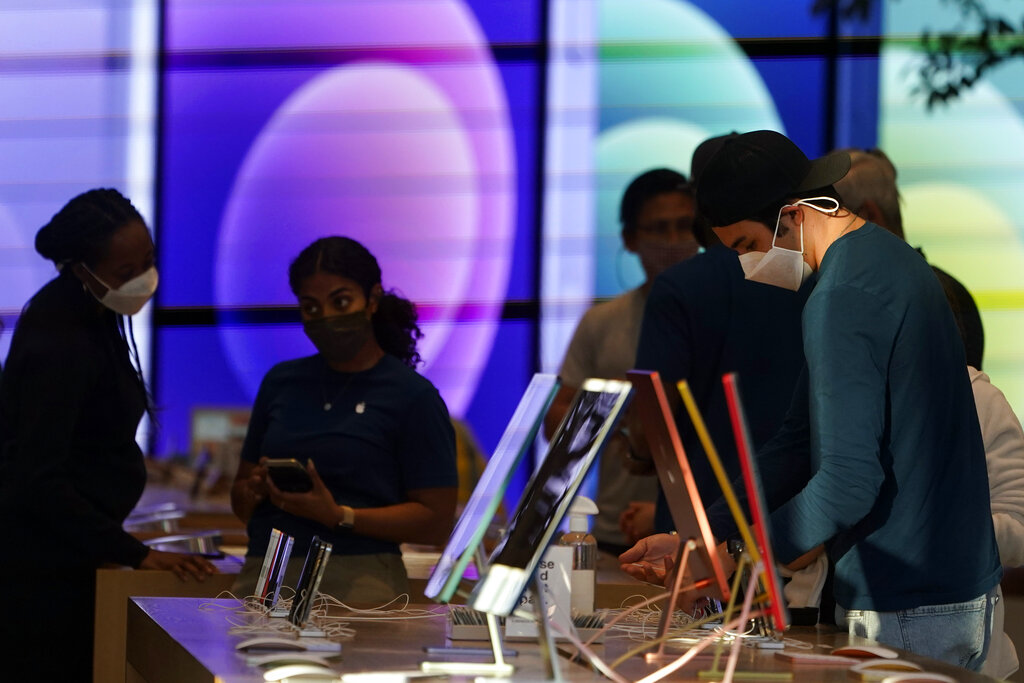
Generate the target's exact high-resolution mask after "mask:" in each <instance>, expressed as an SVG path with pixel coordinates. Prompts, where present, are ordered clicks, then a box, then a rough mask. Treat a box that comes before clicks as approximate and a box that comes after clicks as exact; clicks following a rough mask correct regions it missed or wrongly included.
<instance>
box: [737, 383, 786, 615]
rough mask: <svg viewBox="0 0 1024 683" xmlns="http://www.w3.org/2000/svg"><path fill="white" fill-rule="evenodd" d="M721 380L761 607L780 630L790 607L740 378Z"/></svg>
mask: <svg viewBox="0 0 1024 683" xmlns="http://www.w3.org/2000/svg"><path fill="white" fill-rule="evenodd" d="M722 384H723V385H724V386H725V400H726V402H727V403H728V405H729V419H730V420H731V421H732V429H733V434H734V435H735V437H736V452H737V454H738V455H739V460H740V469H741V470H742V471H743V487H744V489H746V492H747V501H748V504H749V506H750V519H751V524H752V526H753V528H754V538H755V540H756V542H757V546H758V550H760V552H761V560H762V562H763V563H764V573H763V576H762V581H763V584H764V588H765V590H766V591H767V592H768V600H769V601H770V604H769V605H767V606H766V607H764V610H765V612H766V613H767V615H768V616H769V618H770V619H771V621H772V622H773V626H774V630H775V631H777V632H781V631H783V630H785V628H786V626H788V625H789V611H788V610H787V609H786V600H785V598H784V596H783V594H782V581H780V580H779V572H778V570H777V569H776V567H775V557H774V554H773V553H772V543H771V534H770V530H769V524H770V523H771V521H770V520H769V519H768V513H769V510H768V507H767V506H766V505H765V503H764V495H763V494H762V492H761V478H760V476H759V475H758V473H757V462H756V457H755V454H754V448H753V446H752V445H751V442H750V430H749V429H748V428H747V418H746V415H745V414H744V412H743V404H742V402H741V401H740V390H739V380H738V378H737V377H736V373H734V372H730V373H729V374H727V375H722Z"/></svg>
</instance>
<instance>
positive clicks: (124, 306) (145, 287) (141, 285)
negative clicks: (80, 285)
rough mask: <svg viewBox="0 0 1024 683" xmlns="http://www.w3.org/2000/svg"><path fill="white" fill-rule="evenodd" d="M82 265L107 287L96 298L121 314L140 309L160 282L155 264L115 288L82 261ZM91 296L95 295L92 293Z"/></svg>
mask: <svg viewBox="0 0 1024 683" xmlns="http://www.w3.org/2000/svg"><path fill="white" fill-rule="evenodd" d="M82 267H83V268H85V269H86V270H88V271H89V274H90V275H92V276H93V277H94V278H96V281H97V282H99V283H100V284H101V285H103V286H104V287H106V288H107V293H106V294H104V295H103V296H102V297H96V298H97V300H99V302H100V303H101V304H103V305H104V306H106V307H107V308H109V309H110V310H112V311H114V312H115V313H120V314H121V315H135V314H136V313H138V312H139V311H141V310H142V307H143V306H145V305H146V302H147V301H149V300H150V299H152V298H153V294H155V293H156V286H157V284H158V283H159V282H160V276H159V275H158V274H157V272H156V266H152V267H150V269H149V270H147V271H146V272H144V273H143V274H142V275H139V276H137V277H133V278H132V279H131V280H129V281H128V282H126V283H124V284H123V285H121V286H120V287H118V288H117V289H115V288H113V287H111V286H110V285H108V284H107V283H106V282H104V281H103V280H101V279H100V278H99V276H98V275H96V273H94V272H92V271H91V270H89V268H88V266H86V265H85V264H84V263H83V264H82ZM89 291H92V290H89ZM93 296H96V295H95V294H93Z"/></svg>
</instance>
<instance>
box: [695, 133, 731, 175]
mask: <svg viewBox="0 0 1024 683" xmlns="http://www.w3.org/2000/svg"><path fill="white" fill-rule="evenodd" d="M739 136H740V134H739V133H737V132H736V131H733V132H731V133H726V134H725V135H717V136H715V137H713V138H708V139H707V140H705V141H704V142H702V143H700V144H699V145H697V149H695V150H693V156H692V157H690V183H691V184H693V185H694V186H696V185H697V182H698V179H699V178H700V174H701V173H703V172H704V167H705V166H707V165H708V162H709V161H711V158H712V157H714V156H715V154H717V153H718V150H720V149H722V145H724V144H725V142H726V140H732V139H733V138H738V137H739Z"/></svg>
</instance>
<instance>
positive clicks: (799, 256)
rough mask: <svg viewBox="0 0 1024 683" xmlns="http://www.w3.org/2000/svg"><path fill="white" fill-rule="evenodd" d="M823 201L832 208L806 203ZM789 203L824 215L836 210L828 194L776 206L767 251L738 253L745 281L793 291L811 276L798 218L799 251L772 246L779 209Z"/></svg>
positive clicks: (801, 222) (779, 218) (776, 229)
mask: <svg viewBox="0 0 1024 683" xmlns="http://www.w3.org/2000/svg"><path fill="white" fill-rule="evenodd" d="M819 201H825V202H830V203H832V204H835V208H833V209H829V210H826V209H822V208H821V207H820V206H815V205H814V204H811V203H810V202H819ZM791 206H806V207H808V208H811V209H814V210H815V211H820V212H821V213H825V214H834V213H835V212H836V211H838V210H839V202H838V201H836V200H835V199H833V198H832V197H810V198H809V199H801V200H800V201H798V202H795V203H793V204H786V205H785V206H783V207H782V208H780V209H779V216H778V218H776V219H775V234H774V235H773V236H772V247H771V249H769V250H768V251H767V252H760V251H751V252H747V253H746V254H742V255H741V256H740V266H741V267H742V268H743V275H744V277H746V278H747V279H748V280H753V281H754V282H763V283H764V284H766V285H775V286H776V287H782V288H783V289H789V290H792V291H794V292H795V291H797V290H798V289H800V286H801V285H803V283H804V282H805V281H806V280H807V278H809V277H810V276H811V267H810V266H809V265H807V262H806V261H804V222H803V221H800V250H799V251H797V250H795V249H786V248H785V247H779V246H776V244H775V241H776V240H777V239H778V238H779V223H781V221H782V212H783V211H785V210H786V209H787V208H789V207H791Z"/></svg>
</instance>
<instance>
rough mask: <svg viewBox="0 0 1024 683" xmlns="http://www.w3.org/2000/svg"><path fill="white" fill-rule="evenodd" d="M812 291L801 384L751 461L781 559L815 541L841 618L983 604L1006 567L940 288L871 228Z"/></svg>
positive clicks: (847, 242)
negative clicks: (851, 612)
mask: <svg viewBox="0 0 1024 683" xmlns="http://www.w3.org/2000/svg"><path fill="white" fill-rule="evenodd" d="M818 278H819V279H818V284H817V285H816V287H815V289H814V291H813V292H812V293H811V296H810V298H809V299H808V301H807V304H806V306H805V307H804V312H803V339H804V354H805V358H806V360H807V365H806V368H805V371H804V375H803V376H802V377H801V379H800V380H799V382H798V386H797V390H796V393H795V395H794V400H793V404H792V406H791V408H790V412H789V414H788V416H787V419H786V422H785V424H784V426H783V428H782V430H781V431H780V432H779V434H778V435H776V437H775V438H773V439H772V440H771V441H770V442H769V443H768V444H766V445H765V447H764V448H763V449H762V450H761V451H760V452H759V454H758V464H759V467H760V470H761V476H762V481H763V486H764V488H765V495H766V499H767V504H768V506H769V508H771V509H773V513H772V517H771V520H772V532H773V536H774V544H775V547H776V551H777V555H778V558H779V559H780V561H782V562H789V561H792V560H793V559H795V558H796V557H798V556H799V555H801V554H803V553H804V552H807V551H808V550H811V549H812V548H814V547H816V546H818V545H819V544H822V543H825V544H826V547H827V549H828V551H829V555H830V558H831V560H832V561H833V563H834V564H835V568H836V582H835V597H836V601H837V602H838V603H839V604H840V605H842V606H843V607H845V608H847V609H872V610H879V611H894V610H901V609H908V608H912V607H918V606H922V605H938V604H947V603H952V602H961V601H964V600H969V599H972V598H975V597H977V596H978V595H981V594H983V593H985V592H986V591H987V590H989V589H990V588H992V587H993V586H994V585H995V584H996V583H998V581H999V578H1000V576H1001V569H1000V566H999V559H998V552H997V549H996V544H995V536H994V533H993V528H992V518H991V513H990V510H989V497H988V478H987V474H986V469H985V453H984V446H983V443H982V440H981V431H980V428H979V426H978V418H977V412H976V410H975V407H974V399H973V395H972V393H971V387H970V379H969V377H968V375H967V372H966V369H965V361H964V351H963V345H962V343H961V341H960V337H959V333H958V332H957V328H956V323H955V322H954V320H953V317H952V314H951V312H950V309H949V305H948V303H947V302H946V299H945V295H944V294H943V292H942V289H941V286H940V285H939V283H938V281H937V280H936V278H935V275H934V274H933V273H932V270H931V268H930V267H929V266H928V264H927V263H926V262H925V261H924V259H923V258H922V257H921V256H920V255H919V254H918V253H917V252H915V251H914V250H913V249H912V248H911V247H910V246H908V245H907V244H906V243H904V242H903V241H902V240H900V239H898V238H896V237H895V236H893V235H891V234H890V233H888V232H886V231H885V230H883V229H881V228H879V227H877V226H875V225H873V224H871V223H868V224H866V225H864V226H863V227H861V228H860V229H859V230H856V231H854V232H851V233H849V234H847V235H844V236H842V237H841V238H839V239H838V240H837V241H836V242H835V243H833V244H832V246H831V247H829V250H828V252H827V253H826V255H825V257H824V259H823V261H822V264H821V268H820V269H819V273H818ZM722 519H723V516H722V515H715V520H716V522H714V524H715V526H716V527H717V528H716V531H719V530H720V529H721V527H720V526H719V524H720V520H722Z"/></svg>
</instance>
